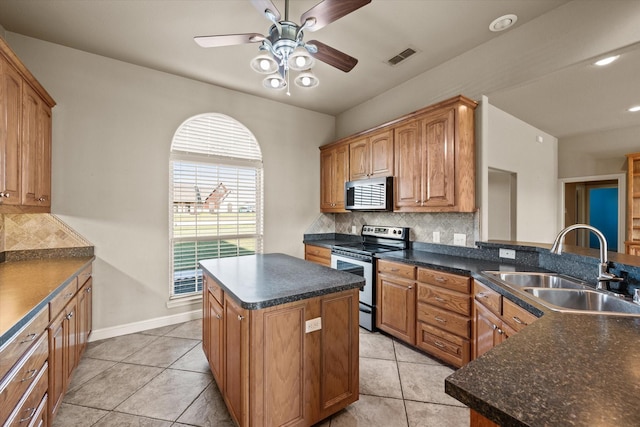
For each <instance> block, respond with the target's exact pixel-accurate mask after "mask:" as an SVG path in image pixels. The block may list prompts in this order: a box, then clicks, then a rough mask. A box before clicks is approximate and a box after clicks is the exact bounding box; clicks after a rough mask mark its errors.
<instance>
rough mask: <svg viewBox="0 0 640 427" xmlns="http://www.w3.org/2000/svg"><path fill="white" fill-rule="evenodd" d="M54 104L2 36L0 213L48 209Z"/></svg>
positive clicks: (0, 48) (48, 210)
mask: <svg viewBox="0 0 640 427" xmlns="http://www.w3.org/2000/svg"><path fill="white" fill-rule="evenodd" d="M54 105H55V101H54V100H53V98H51V96H50V95H49V94H48V93H47V92H46V90H45V89H44V88H43V87H42V86H41V85H40V84H39V83H38V81H37V80H36V79H35V78H34V77H33V75H32V74H31V73H30V72H29V70H27V68H26V67H25V66H24V65H23V64H22V62H20V60H19V59H18V57H17V56H16V55H15V53H14V52H13V51H12V50H11V49H10V48H9V46H8V45H7V44H6V42H5V41H4V40H2V39H1V38H0V122H1V123H3V129H2V130H0V213H21V212H36V213H37V212H50V211H51V108H52V107H53V106H54Z"/></svg>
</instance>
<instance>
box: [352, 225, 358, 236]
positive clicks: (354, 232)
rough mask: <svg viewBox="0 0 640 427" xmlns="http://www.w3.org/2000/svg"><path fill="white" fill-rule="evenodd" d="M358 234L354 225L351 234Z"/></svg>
mask: <svg viewBox="0 0 640 427" xmlns="http://www.w3.org/2000/svg"><path fill="white" fill-rule="evenodd" d="M356 233H357V231H356V226H355V225H352V226H351V234H356Z"/></svg>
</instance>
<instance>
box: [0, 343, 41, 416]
mask: <svg viewBox="0 0 640 427" xmlns="http://www.w3.org/2000/svg"><path fill="white" fill-rule="evenodd" d="M48 356H49V340H48V336H47V334H41V335H40V338H39V339H38V342H37V343H36V345H35V346H33V347H32V349H31V350H30V351H29V352H28V353H27V354H26V355H25V357H24V358H23V359H22V360H21V361H20V362H19V363H18V365H17V366H16V368H15V369H14V370H12V371H11V373H10V374H9V375H7V377H6V378H5V379H4V381H3V382H2V384H0V425H1V424H2V423H4V422H5V421H6V419H7V418H8V417H9V415H10V413H11V411H12V410H13V408H14V407H15V406H16V405H17V404H18V402H19V401H20V398H21V397H22V395H23V394H24V392H25V391H26V390H27V389H28V388H29V387H30V386H31V384H33V382H34V381H35V379H36V378H37V376H38V374H39V373H40V370H41V369H43V368H44V364H45V362H46V361H47V357H48Z"/></svg>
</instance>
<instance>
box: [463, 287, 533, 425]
mask: <svg viewBox="0 0 640 427" xmlns="http://www.w3.org/2000/svg"><path fill="white" fill-rule="evenodd" d="M473 288H474V290H473V292H474V306H473V312H474V336H475V343H474V350H473V358H474V359H475V358H477V357H480V356H481V355H483V354H484V353H486V352H487V351H489V350H491V349H492V348H493V347H495V346H497V345H498V344H500V343H502V342H503V341H504V340H506V339H507V338H509V337H511V336H513V335H515V334H516V333H518V332H520V331H521V330H522V329H523V328H524V327H526V326H528V325H530V324H531V323H533V322H535V321H536V320H537V317H536V316H535V315H533V314H531V313H529V312H528V311H526V310H525V309H523V308H522V307H520V306H518V305H516V304H515V303H514V302H512V301H510V300H508V299H506V298H504V297H503V296H502V295H500V294H499V293H497V292H496V291H494V290H492V289H490V288H488V287H487V286H485V285H483V284H482V283H479V282H478V281H474V282H473ZM469 420H470V427H498V424H496V423H494V422H493V421H491V420H489V419H487V418H486V417H484V416H482V415H481V414H479V413H478V412H476V411H474V410H473V409H472V410H470V412H469Z"/></svg>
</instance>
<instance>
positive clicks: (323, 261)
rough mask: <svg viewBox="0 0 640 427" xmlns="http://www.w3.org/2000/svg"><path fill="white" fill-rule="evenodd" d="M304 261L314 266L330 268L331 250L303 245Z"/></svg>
mask: <svg viewBox="0 0 640 427" xmlns="http://www.w3.org/2000/svg"><path fill="white" fill-rule="evenodd" d="M304 259H305V260H307V261H311V262H315V263H316V264H320V265H324V266H326V267H330V266H331V249H329V248H324V247H322V246H315V245H304Z"/></svg>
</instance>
